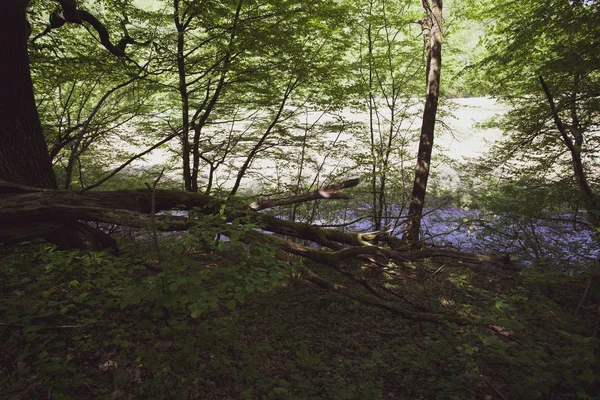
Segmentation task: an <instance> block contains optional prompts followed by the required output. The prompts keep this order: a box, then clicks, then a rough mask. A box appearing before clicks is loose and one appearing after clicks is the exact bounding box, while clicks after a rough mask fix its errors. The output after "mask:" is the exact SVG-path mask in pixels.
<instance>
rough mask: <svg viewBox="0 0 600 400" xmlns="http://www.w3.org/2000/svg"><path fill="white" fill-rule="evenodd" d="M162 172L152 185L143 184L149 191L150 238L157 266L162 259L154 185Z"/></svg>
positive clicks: (162, 171)
mask: <svg viewBox="0 0 600 400" xmlns="http://www.w3.org/2000/svg"><path fill="white" fill-rule="evenodd" d="M164 172H165V169H164V168H163V169H162V170H161V171H160V174H158V177H157V178H156V179H155V180H154V182H153V183H152V185H150V184H149V183H148V182H145V184H146V187H147V188H148V190H150V202H151V203H150V204H151V205H150V207H151V211H150V213H151V214H150V218H151V221H152V222H151V223H152V237H153V239H154V251H156V260H157V261H158V264H159V265H160V264H161V260H162V259H161V255H160V246H159V245H158V229H157V228H156V185H157V184H158V181H159V180H160V178H162V176H163V173H164Z"/></svg>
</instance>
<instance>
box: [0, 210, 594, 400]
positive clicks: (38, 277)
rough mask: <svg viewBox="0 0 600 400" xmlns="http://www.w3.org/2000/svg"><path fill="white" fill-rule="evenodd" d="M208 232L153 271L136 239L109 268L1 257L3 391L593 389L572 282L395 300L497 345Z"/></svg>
mask: <svg viewBox="0 0 600 400" xmlns="http://www.w3.org/2000/svg"><path fill="white" fill-rule="evenodd" d="M217 219H218V218H217ZM235 225H236V224H235V223H234V224H233V226H235ZM216 227H220V230H223V229H227V230H230V228H227V227H224V226H223V225H222V224H221V223H219V222H218V221H215V220H202V221H199V222H198V231H197V232H198V235H200V236H201V237H202V238H203V241H204V242H206V243H207V244H208V245H210V246H212V247H213V249H212V250H211V251H209V250H201V248H199V247H189V248H185V247H184V246H182V245H181V243H182V241H181V238H177V239H174V238H165V241H164V242H163V243H162V247H161V249H162V254H163V261H162V262H161V263H160V266H159V267H160V268H161V270H158V269H157V264H156V261H155V260H152V257H148V254H149V253H151V250H150V249H149V248H146V247H145V245H143V241H142V242H140V241H137V242H136V244H135V245H132V246H131V247H128V248H127V247H124V252H123V253H122V254H121V255H119V256H118V257H117V256H115V255H112V254H110V253H105V252H82V251H66V252H61V251H57V250H56V248H55V247H53V246H50V245H47V244H44V243H27V244H23V245H22V246H20V247H19V248H13V249H8V248H3V249H2V277H3V282H4V285H3V302H2V306H1V308H0V312H1V314H2V324H3V325H2V340H3V343H4V349H5V351H4V352H3V354H2V367H1V370H2V373H1V374H0V376H1V380H0V382H1V383H0V387H2V391H3V393H5V394H8V395H9V396H10V397H9V398H12V397H15V396H16V397H17V398H18V397H19V396H21V397H34V396H37V395H41V394H42V393H44V394H46V393H51V394H52V396H53V398H71V399H73V398H106V397H114V398H119V397H123V396H133V397H134V398H137V397H143V398H152V399H154V398H156V399H159V398H173V397H182V398H204V399H213V398H214V399H217V398H223V397H234V398H237V397H239V398H248V399H253V398H273V399H303V398H331V399H378V398H388V397H390V396H392V397H409V398H415V399H426V398H444V399H451V398H455V399H465V398H478V397H480V396H481V395H482V394H483V393H486V391H487V390H489V388H488V387H486V386H482V385H483V384H482V383H481V382H482V379H483V380H484V381H486V382H488V383H490V382H491V384H493V385H496V387H497V388H499V389H501V390H502V391H507V392H509V393H510V395H511V397H512V396H514V397H516V398H535V397H539V396H541V395H542V394H547V395H554V396H555V397H558V398H560V396H561V395H562V394H566V393H577V394H578V395H583V393H586V391H587V393H588V394H590V393H593V392H592V390H593V387H594V385H597V384H598V382H597V376H598V370H597V363H595V359H596V358H595V357H598V352H599V347H598V346H599V345H600V343H598V340H597V339H591V338H587V337H586V336H585V335H584V332H585V331H586V330H587V329H588V328H586V327H584V326H582V325H580V324H579V323H575V320H574V319H573V318H572V317H570V316H568V315H567V314H566V313H564V312H563V311H561V309H560V307H559V306H558V305H557V303H556V302H555V301H556V300H568V299H567V298H566V297H565V296H568V295H569V292H560V291H559V292H557V291H556V290H551V291H549V289H550V288H551V287H554V288H555V289H559V288H564V287H565V285H570V284H577V282H578V280H577V279H573V280H571V281H570V283H569V282H566V281H565V278H561V280H557V281H556V282H555V283H553V284H552V285H548V284H547V283H545V284H544V286H543V287H542V286H540V284H539V282H540V281H539V279H538V278H536V277H535V276H533V275H531V274H527V275H526V278H527V277H529V276H531V278H527V279H526V280H525V281H523V283H522V284H521V285H515V286H512V285H508V286H506V285H504V284H502V285H501V288H500V287H498V286H496V291H493V290H489V289H491V288H492V287H493V286H494V285H498V284H499V282H500V281H496V283H490V282H489V280H486V279H484V280H481V279H480V278H481V277H478V276H477V275H474V274H473V273H472V272H468V270H460V268H459V269H455V272H452V273H448V274H446V273H445V272H442V273H440V274H438V275H436V277H437V278H435V279H433V280H429V281H428V282H427V283H425V282H422V283H417V284H415V283H411V284H408V285H406V286H405V288H404V289H405V290H404V293H405V294H406V296H409V297H410V298H414V299H415V300H417V301H421V302H423V304H435V303H436V302H438V303H439V302H440V299H443V300H444V301H443V304H446V306H448V305H450V304H453V305H452V306H453V307H458V308H461V309H464V310H465V311H466V312H469V313H472V314H474V315H479V316H480V318H482V319H483V320H489V321H490V322H492V321H493V323H494V324H496V325H497V326H500V327H501V328H499V329H500V332H502V333H501V334H496V333H494V332H493V331H490V330H489V329H486V325H483V326H480V327H478V326H472V327H471V326H463V327H460V326H457V325H454V324H445V325H444V324H443V325H432V324H430V323H414V322H411V323H406V321H405V320H402V319H398V318H396V317H394V316H392V315H391V314H389V313H387V312H385V311H382V310H376V309H373V308H370V307H368V306H365V305H361V304H359V303H356V302H355V301H352V300H349V299H347V298H344V297H340V296H339V295H336V294H327V293H324V292H322V291H320V290H319V289H316V288H314V287H313V286H308V285H307V284H304V283H301V282H299V281H297V280H295V279H294V278H291V280H290V278H288V276H289V272H290V270H289V269H284V270H282V269H281V266H276V265H275V266H273V265H270V263H271V262H272V261H271V260H273V258H272V255H270V254H265V253H264V252H263V253H260V252H259V253H260V254H258V255H257V257H254V256H253V252H254V251H255V250H258V249H247V250H249V251H246V252H242V249H240V248H236V246H237V244H236V240H235V235H231V236H230V239H231V243H230V244H226V242H222V241H219V242H215V241H214V234H215V233H216V232H217V231H219V229H216ZM240 234H242V235H243V233H240ZM195 237H198V236H195ZM129 243H130V244H132V243H133V242H131V240H129ZM196 243H197V242H196ZM237 243H239V242H237ZM230 246H232V247H230ZM219 247H221V248H222V247H227V250H225V251H224V252H220V251H219ZM263 251H264V250H263ZM242 254H246V256H242ZM232 257H233V258H234V260H232V259H231V258H232ZM422 268H428V266H427V264H424V265H423V266H422ZM455 268H456V267H455ZM261 270H262V271H264V272H265V273H266V274H265V275H263V274H262V273H260V271H261ZM321 272H322V273H324V274H328V272H327V271H326V270H325V269H324V270H323V271H321ZM536 282H537V283H536ZM250 285H252V286H253V288H250ZM577 287H581V286H577ZM571 297H572V296H571ZM575 300H576V299H575ZM596 300H597V299H596V298H594V299H590V301H596ZM571 301H572V300H568V303H565V305H566V304H568V305H569V306H571V305H572V302H571ZM440 304H441V303H440ZM198 311H201V316H199V317H198V315H196V313H198ZM190 314H191V315H190ZM193 317H196V318H193ZM565 365H568V366H569V367H568V368H565ZM523 377H527V379H523Z"/></svg>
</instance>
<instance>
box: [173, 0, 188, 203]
mask: <svg viewBox="0 0 600 400" xmlns="http://www.w3.org/2000/svg"><path fill="white" fill-rule="evenodd" d="M173 8H174V14H173V18H174V22H175V27H176V28H177V73H178V74H179V95H180V96H181V125H182V127H181V153H182V154H181V158H182V161H183V182H184V188H185V191H186V192H191V191H192V176H191V173H190V106H189V97H188V92H187V83H186V72H185V54H184V51H185V27H184V26H183V24H182V23H181V21H180V18H179V0H174V2H173Z"/></svg>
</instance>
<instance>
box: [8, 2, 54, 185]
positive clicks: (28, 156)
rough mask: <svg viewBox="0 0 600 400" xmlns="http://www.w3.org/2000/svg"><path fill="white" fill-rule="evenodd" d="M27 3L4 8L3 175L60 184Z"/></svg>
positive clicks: (29, 182) (27, 181) (27, 182)
mask: <svg viewBox="0 0 600 400" xmlns="http://www.w3.org/2000/svg"><path fill="white" fill-rule="evenodd" d="M27 3H28V1H26V0H12V1H8V2H7V3H6V4H4V5H3V7H2V12H0V38H1V40H0V54H2V61H0V88H1V90H0V179H3V180H6V181H10V182H15V183H21V184H25V185H29V186H35V187H40V188H56V187H57V183H56V177H55V176H54V171H53V170H52V164H51V162H50V157H49V156H48V149H47V148H46V141H45V139H44V134H43V132H42V126H41V124H40V119H39V116H38V112H37V107H36V103H35V97H34V93H33V82H32V80H31V72H30V70H29V55H28V54H27V39H28V35H29V31H30V28H29V23H28V22H27V18H26V7H27Z"/></svg>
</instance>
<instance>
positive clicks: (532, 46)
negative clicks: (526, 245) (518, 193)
mask: <svg viewBox="0 0 600 400" xmlns="http://www.w3.org/2000/svg"><path fill="white" fill-rule="evenodd" d="M495 11H496V12H495V13H494V14H495V15H499V16H502V17H501V18H499V20H498V21H497V23H496V24H494V25H491V28H490V29H489V32H488V35H489V37H488V39H487V40H486V44H487V47H488V54H487V55H486V57H485V58H484V59H483V60H482V62H481V64H480V66H481V67H483V69H484V71H485V80H486V83H485V86H486V87H487V88H488V90H490V91H493V92H494V93H497V94H498V95H499V97H500V99H502V100H504V101H505V102H507V103H508V104H510V105H511V106H512V108H511V110H510V111H509V112H508V113H507V114H506V116H505V117H504V118H502V119H500V120H497V121H495V122H493V123H494V124H495V126H498V127H500V128H502V129H503V130H504V131H505V132H506V133H507V134H508V135H507V137H506V139H505V140H504V141H502V142H500V143H499V144H498V145H497V146H496V147H495V149H494V150H493V152H492V153H491V154H490V155H489V157H486V158H485V159H484V160H482V163H481V164H480V165H481V167H482V168H483V170H486V171H493V170H496V171H498V170H502V171H503V173H502V174H503V176H504V177H505V178H507V179H519V180H522V179H527V178H528V177H529V178H530V179H539V178H544V179H545V180H546V181H547V182H548V183H549V184H553V185H554V186H556V187H563V188H570V189H568V190H572V191H573V193H576V192H579V194H578V197H579V200H580V202H579V204H580V205H581V206H583V208H584V209H585V210H587V216H588V221H589V222H590V223H591V225H592V226H593V228H594V229H596V230H598V229H599V228H600V218H599V215H600V203H599V200H598V188H599V187H600V186H599V185H600V181H599V180H598V176H600V173H599V171H600V170H599V166H600V163H599V159H598V156H597V154H598V150H599V148H600V136H599V133H600V124H599V119H598V117H599V115H600V96H599V93H600V63H599V61H598V57H597V54H598V51H599V49H600V41H599V40H598V37H599V35H600V29H599V27H598V24H597V20H598V18H600V6H599V5H598V3H597V2H583V1H567V0H561V1H541V2H536V1H525V2H520V3H513V2H501V3H498V4H496V6H495ZM548 16H550V17H548ZM571 196H573V195H572V194H571ZM571 198H573V197H571ZM523 200H524V201H528V199H523Z"/></svg>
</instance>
